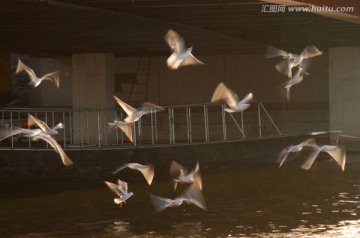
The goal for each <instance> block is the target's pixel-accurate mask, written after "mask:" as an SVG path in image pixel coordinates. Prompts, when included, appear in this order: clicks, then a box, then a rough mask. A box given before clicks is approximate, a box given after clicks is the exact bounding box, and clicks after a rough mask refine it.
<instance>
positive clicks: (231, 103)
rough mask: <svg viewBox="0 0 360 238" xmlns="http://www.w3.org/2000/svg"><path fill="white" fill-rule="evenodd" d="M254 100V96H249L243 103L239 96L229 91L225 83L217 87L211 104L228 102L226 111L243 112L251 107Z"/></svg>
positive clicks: (250, 94)
mask: <svg viewBox="0 0 360 238" xmlns="http://www.w3.org/2000/svg"><path fill="white" fill-rule="evenodd" d="M252 99H253V94H252V93H249V94H247V95H246V96H245V97H244V98H243V99H242V100H241V101H240V100H239V97H238V96H237V94H236V93H235V92H234V91H232V90H231V89H229V88H228V87H227V86H226V85H225V84H224V83H223V82H221V83H219V85H218V86H217V87H216V89H215V91H214V93H213V96H212V98H211V102H219V101H223V102H226V104H227V106H228V107H227V108H225V111H227V112H229V113H233V112H241V111H244V110H246V109H247V108H248V107H250V103H249V102H250V101H251V100H252Z"/></svg>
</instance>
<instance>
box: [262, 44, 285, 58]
mask: <svg viewBox="0 0 360 238" xmlns="http://www.w3.org/2000/svg"><path fill="white" fill-rule="evenodd" d="M288 55H289V53H288V52H286V51H285V50H280V49H278V48H275V47H273V46H270V45H268V46H267V47H266V52H265V58H266V59H268V58H273V57H278V56H282V57H286V56H288Z"/></svg>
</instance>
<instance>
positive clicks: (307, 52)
mask: <svg viewBox="0 0 360 238" xmlns="http://www.w3.org/2000/svg"><path fill="white" fill-rule="evenodd" d="M301 54H302V56H303V58H304V59H307V58H311V57H315V56H318V55H322V54H323V52H322V51H320V50H319V49H318V48H316V46H314V45H309V46H307V47H305V49H304V50H303V52H302V53H301Z"/></svg>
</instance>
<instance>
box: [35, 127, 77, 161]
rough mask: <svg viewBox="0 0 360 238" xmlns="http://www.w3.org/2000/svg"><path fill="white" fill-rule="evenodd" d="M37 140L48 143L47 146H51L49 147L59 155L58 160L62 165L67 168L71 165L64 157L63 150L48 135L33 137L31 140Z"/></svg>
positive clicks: (67, 158)
mask: <svg viewBox="0 0 360 238" xmlns="http://www.w3.org/2000/svg"><path fill="white" fill-rule="evenodd" d="M38 139H42V140H44V141H46V142H47V143H49V145H51V147H53V148H54V150H55V152H57V153H58V154H59V155H60V158H61V160H62V162H63V164H64V165H66V166H69V165H72V164H73V162H72V161H71V160H70V159H69V157H68V156H67V155H66V153H65V152H64V150H63V149H62V148H61V146H60V145H59V144H58V143H57V142H56V140H55V139H54V138H52V137H51V136H50V135H47V134H39V135H36V136H34V137H33V140H38Z"/></svg>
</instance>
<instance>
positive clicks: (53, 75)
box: [41, 71, 60, 88]
mask: <svg viewBox="0 0 360 238" xmlns="http://www.w3.org/2000/svg"><path fill="white" fill-rule="evenodd" d="M41 78H42V80H50V81H51V82H53V83H54V84H55V85H56V87H57V88H59V87H60V80H59V72H58V71H55V72H52V73H48V74H45V75H44V76H43V77H41Z"/></svg>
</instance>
